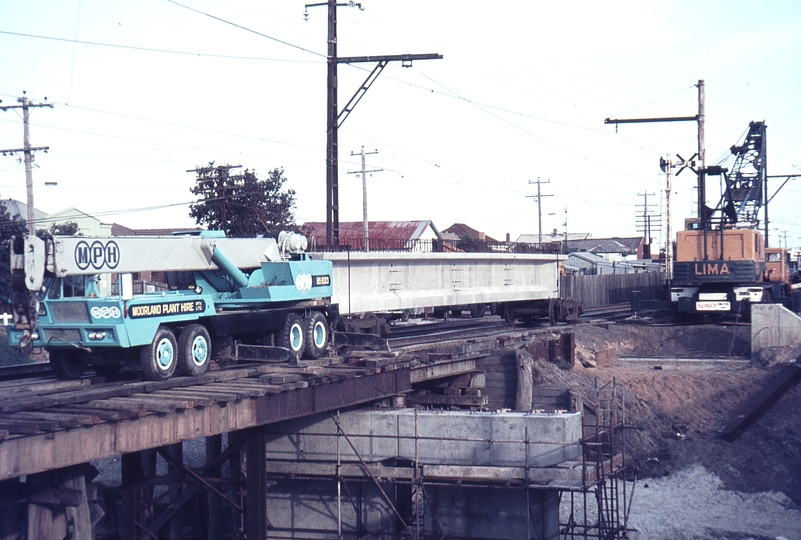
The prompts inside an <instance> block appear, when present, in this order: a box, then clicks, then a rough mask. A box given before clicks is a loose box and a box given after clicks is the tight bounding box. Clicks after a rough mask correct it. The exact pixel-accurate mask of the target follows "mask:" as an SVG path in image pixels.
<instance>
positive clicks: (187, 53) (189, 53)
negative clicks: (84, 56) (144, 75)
mask: <svg viewBox="0 0 801 540" xmlns="http://www.w3.org/2000/svg"><path fill="white" fill-rule="evenodd" d="M167 1H168V2H169V1H171V0H167ZM190 9H191V8H190ZM0 34H5V35H9V36H19V37H26V38H35V39H44V40H50V41H59V42H63V43H73V44H78V45H92V46H95V47H111V48H114V49H128V50H132V51H141V52H152V53H164V54H178V55H183V56H200V57H206V58H223V59H226V60H255V61H260V62H297V63H318V62H319V61H312V60H290V59H286V58H263V57H256V56H237V55H230V54H213V53H202V52H193V51H176V50H170V49H157V48H153V47H139V46H136V45H119V44H115V43H101V42H99V41H84V40H80V39H68V38H59V37H53V36H42V35H37V34H23V33H22V32H11V31H8V30H0ZM264 37H269V36H266V35H265V36H264ZM303 50H305V49H303ZM308 52H311V51H308ZM313 54H317V53H313Z"/></svg>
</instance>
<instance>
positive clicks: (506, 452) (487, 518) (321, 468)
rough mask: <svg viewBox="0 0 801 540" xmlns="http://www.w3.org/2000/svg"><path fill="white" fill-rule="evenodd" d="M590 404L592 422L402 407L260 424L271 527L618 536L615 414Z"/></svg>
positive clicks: (295, 533) (362, 532) (501, 539)
mask: <svg viewBox="0 0 801 540" xmlns="http://www.w3.org/2000/svg"><path fill="white" fill-rule="evenodd" d="M598 395H599V396H601V395H603V392H599V394H598ZM588 401H590V402H591V403H592V405H591V406H592V407H593V408H594V409H595V410H597V411H598V412H599V414H597V415H591V416H592V418H593V420H592V421H593V422H594V423H595V424H589V425H588V424H587V422H585V421H584V420H585V418H586V417H585V416H584V415H583V414H582V413H581V412H564V411H562V412H551V413H522V412H500V413H486V412H470V411H423V410H416V409H400V410H383V411H380V410H379V411H376V410H373V411H350V412H340V413H333V414H328V415H317V416H315V417H308V418H303V419H300V420H297V421H290V422H283V423H280V424H276V425H273V426H269V427H268V428H267V432H266V440H267V465H266V471H267V478H268V480H269V481H270V482H271V487H270V489H269V490H268V501H267V506H268V509H269V519H270V524H271V527H270V536H271V537H274V538H310V539H328V538H354V539H355V538H366V537H370V538H385V539H398V538H415V539H420V538H445V537H448V538H465V539H467V538H469V539H487V540H489V539H492V540H495V539H497V540H506V539H517V538H523V537H525V538H542V539H549V540H550V539H554V540H555V539H557V538H618V537H620V533H621V532H622V531H624V530H625V526H624V524H623V523H622V521H621V519H620V511H619V510H620V509H619V507H618V506H617V504H616V503H613V502H611V501H612V499H613V498H614V500H615V501H616V500H618V499H619V498H620V495H622V494H621V493H618V483H617V475H619V474H620V472H621V471H622V469H623V466H624V464H623V462H622V461H623V458H622V455H621V454H620V453H619V452H620V448H619V446H618V444H617V442H616V438H617V437H619V433H618V430H616V429H610V428H611V427H612V424H611V423H610V422H614V421H615V420H616V419H615V418H614V416H616V413H612V412H611V411H612V409H613V408H612V406H611V402H610V403H607V402H606V401H605V400H604V398H600V399H597V400H595V401H593V400H588ZM607 424H609V425H607ZM624 489H625V488H624ZM560 504H561V505H562V506H563V507H564V508H569V509H570V511H569V512H567V513H566V514H565V519H563V520H561V521H562V522H561V523H560V517H559V514H560ZM592 506H594V507H595V511H594V512H593V508H591V507H592ZM563 512H564V511H563ZM598 516H600V517H598Z"/></svg>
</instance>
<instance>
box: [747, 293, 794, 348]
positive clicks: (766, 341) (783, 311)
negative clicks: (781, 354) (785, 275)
mask: <svg viewBox="0 0 801 540" xmlns="http://www.w3.org/2000/svg"><path fill="white" fill-rule="evenodd" d="M799 344H801V317H799V316H798V315H796V314H795V313H793V312H792V311H790V310H789V309H787V308H785V307H783V306H780V305H778V304H754V305H752V306H751V355H752V356H755V355H756V354H757V353H758V352H759V350H760V349H763V348H765V347H792V346H795V345H799Z"/></svg>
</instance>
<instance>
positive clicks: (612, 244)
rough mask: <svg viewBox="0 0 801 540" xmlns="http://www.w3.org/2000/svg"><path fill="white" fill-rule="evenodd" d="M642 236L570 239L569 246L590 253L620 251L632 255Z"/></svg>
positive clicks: (635, 251)
mask: <svg viewBox="0 0 801 540" xmlns="http://www.w3.org/2000/svg"><path fill="white" fill-rule="evenodd" d="M642 241H643V238H642V236H632V237H614V238H591V239H588V240H570V241H568V243H567V244H568V247H569V248H570V249H575V250H579V251H588V252H590V253H620V254H622V255H630V254H635V253H637V249H638V248H639V247H640V243H641V242H642Z"/></svg>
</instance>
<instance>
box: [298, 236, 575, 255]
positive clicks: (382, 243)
mask: <svg viewBox="0 0 801 540" xmlns="http://www.w3.org/2000/svg"><path fill="white" fill-rule="evenodd" d="M369 247H370V249H369V250H365V249H364V242H363V240H362V239H361V238H358V239H354V238H344V239H341V240H340V243H339V245H338V246H327V245H326V244H325V238H316V237H311V238H310V239H309V248H308V251H408V252H412V253H433V252H437V253H439V252H443V253H448V252H450V253H549V254H552V255H556V254H558V253H560V249H561V246H560V245H559V244H558V243H545V244H536V243H534V244H531V243H524V242H485V241H482V240H446V241H439V240H430V239H421V240H408V239H404V238H370V241H369Z"/></svg>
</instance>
